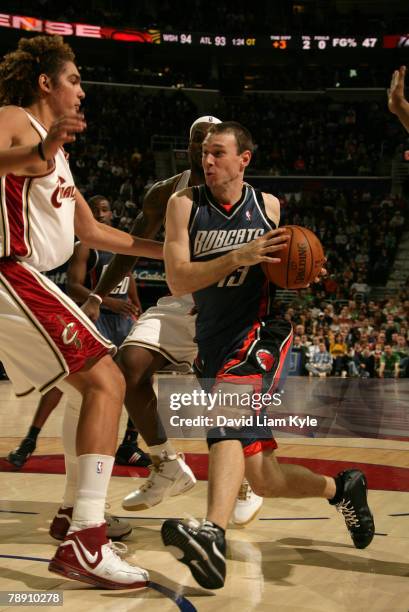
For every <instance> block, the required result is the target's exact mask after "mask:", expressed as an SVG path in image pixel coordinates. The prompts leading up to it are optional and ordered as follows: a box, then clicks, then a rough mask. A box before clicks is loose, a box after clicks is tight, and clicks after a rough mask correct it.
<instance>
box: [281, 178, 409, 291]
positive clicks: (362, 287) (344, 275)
mask: <svg viewBox="0 0 409 612" xmlns="http://www.w3.org/2000/svg"><path fill="white" fill-rule="evenodd" d="M280 201H281V210H282V222H283V223H284V224H286V223H287V224H288V223H291V224H293V225H301V226H303V227H308V228H309V229H311V230H312V231H313V232H314V233H315V234H317V236H318V237H319V238H320V240H321V242H322V244H323V246H324V249H325V254H326V257H327V263H326V268H327V270H328V276H327V278H326V279H325V281H324V282H323V287H322V288H323V290H324V291H325V294H326V295H327V296H329V297H330V298H331V299H335V300H340V299H341V300H345V299H348V298H349V297H353V298H354V297H356V296H358V297H360V298H363V299H367V297H368V295H369V291H370V286H371V285H384V284H385V283H386V281H387V278H388V274H389V272H390V269H391V266H392V264H393V261H394V258H395V253H396V247H397V245H398V243H399V239H400V237H401V234H402V232H403V229H404V223H405V216H406V213H407V209H408V206H407V201H406V200H405V199H404V198H401V197H393V196H391V195H384V196H380V195H375V194H374V193H371V192H370V191H367V190H364V191H359V190H356V189H354V190H345V191H340V190H336V189H319V190H315V191H304V192H302V193H301V192H300V193H292V194H287V195H286V194H281V195H280Z"/></svg>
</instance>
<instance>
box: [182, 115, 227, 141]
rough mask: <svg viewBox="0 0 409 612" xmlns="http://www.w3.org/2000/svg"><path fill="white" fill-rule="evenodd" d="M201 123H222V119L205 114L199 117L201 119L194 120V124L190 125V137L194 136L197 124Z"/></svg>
mask: <svg viewBox="0 0 409 612" xmlns="http://www.w3.org/2000/svg"><path fill="white" fill-rule="evenodd" d="M199 123H221V121H220V119H217V117H213V116H212V115H204V116H203V117H199V119H196V121H193V123H192V125H191V126H190V132H189V136H190V138H192V134H193V130H194V129H195V127H196V126H197V125H199Z"/></svg>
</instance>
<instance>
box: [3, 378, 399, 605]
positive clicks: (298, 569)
mask: <svg viewBox="0 0 409 612" xmlns="http://www.w3.org/2000/svg"><path fill="white" fill-rule="evenodd" d="M37 401H38V397H31V396H30V397H29V398H26V399H16V398H15V397H14V395H13V392H12V389H11V385H10V384H9V383H8V382H2V383H0V419H1V423H2V427H1V437H0V456H1V457H5V456H7V453H8V452H9V451H10V450H12V449H13V448H14V447H15V446H16V445H17V444H18V443H19V441H20V439H21V437H23V436H24V435H25V433H26V431H27V428H28V426H29V424H30V422H31V419H32V416H33V413H34V409H35V406H36V403H37ZM62 415H63V405H61V406H60V407H59V408H58V409H57V410H56V411H55V412H54V413H53V414H52V415H51V417H50V419H49V421H48V422H47V424H46V425H45V427H44V429H43V432H42V435H41V438H40V439H39V443H38V446H37V451H36V454H35V456H37V455H38V456H39V457H41V455H46V456H48V460H47V461H49V456H52V455H60V454H61V453H62V446H61V442H60V437H59V436H60V430H61V420H62ZM125 420H126V417H125V415H123V419H122V429H121V431H123V427H124V424H125ZM174 444H175V447H176V448H177V449H178V450H181V451H183V452H185V453H195V454H198V453H203V454H204V453H206V446H205V444H204V442H203V441H199V440H197V441H196V440H175V441H174ZM277 454H278V456H280V457H282V458H283V460H285V461H289V462H291V461H294V460H295V459H296V458H297V459H298V458H299V459H300V463H303V462H304V463H305V464H306V465H308V466H311V465H312V464H313V465H314V466H316V467H317V466H318V468H319V471H321V472H323V473H325V472H326V469H327V473H330V474H334V473H336V472H337V471H339V470H340V469H342V468H343V467H344V465H345V462H356V463H359V464H366V465H365V466H364V468H363V469H364V470H365V471H367V473H368V480H369V484H370V487H371V491H370V494H369V500H370V505H371V508H372V510H373V512H374V516H375V523H376V536H375V538H374V541H373V542H372V544H371V545H370V546H369V548H367V549H366V550H356V549H355V548H354V547H353V545H352V542H351V540H350V538H349V535H348V533H347V531H346V528H345V525H344V522H343V520H342V517H341V516H339V515H338V514H337V513H336V512H335V511H334V509H333V508H332V507H330V506H329V505H328V504H327V503H326V502H325V501H323V500H314V499H313V500H284V499H279V500H265V501H264V505H263V507H262V510H261V512H260V513H259V515H258V517H257V519H256V520H255V521H254V522H253V523H251V524H250V525H248V526H247V527H246V528H245V529H238V528H233V529H230V530H229V531H228V542H229V546H228V579H227V581H226V586H225V588H224V589H222V590H219V591H214V592H212V591H206V590H205V589H202V588H201V587H199V586H198V585H197V584H196V583H195V582H194V581H193V579H192V578H191V575H190V572H189V570H188V569H187V568H185V567H184V566H183V565H181V564H179V563H177V562H176V561H175V560H174V559H173V557H172V556H171V555H170V554H169V553H168V552H166V550H165V549H164V547H163V546H162V542H161V539H160V534H159V531H160V526H161V523H162V520H163V519H164V518H166V517H184V516H189V515H190V516H196V517H202V516H203V515H204V512H205V506H206V486H207V483H206V482H205V481H199V482H198V483H197V485H196V486H195V487H194V488H193V489H192V490H191V491H190V492H189V493H188V494H187V495H185V496H183V497H174V498H171V499H170V500H167V501H165V502H164V503H163V504H161V505H159V506H156V507H154V508H152V509H150V510H146V511H144V512H139V513H137V514H136V513H134V514H132V513H128V512H125V511H124V510H122V508H121V500H122V498H123V497H124V496H125V495H126V494H128V493H129V492H130V491H131V490H133V489H135V488H137V487H139V486H140V484H141V483H142V482H143V480H142V479H141V478H132V477H129V476H122V477H118V476H117V477H113V478H112V482H111V485H110V495H109V501H110V504H111V510H110V511H111V512H112V513H114V514H117V515H118V516H124V517H125V516H126V517H127V519H128V520H129V521H130V522H131V523H132V525H133V527H134V529H133V533H132V536H130V539H129V540H128V542H127V544H128V549H129V550H128V555H127V559H128V560H129V561H130V562H135V563H136V564H138V565H141V566H143V567H146V568H147V569H148V570H149V572H150V575H151V581H152V584H151V586H150V587H149V588H147V589H145V590H142V591H116V592H113V591H102V590H97V589H94V588H91V587H88V586H87V585H84V584H82V583H79V582H74V581H69V580H64V579H62V578H59V577H58V576H57V575H55V574H51V573H49V572H48V570H47V562H48V560H49V559H50V558H51V557H52V555H53V553H54V550H55V546H56V544H55V542H54V541H53V540H52V539H51V538H50V536H49V535H48V526H49V522H50V519H51V518H52V516H53V515H54V512H55V510H56V509H57V507H58V506H59V502H60V501H61V496H62V491H63V483H64V476H63V475H62V474H56V473H51V474H50V473H48V472H47V469H46V468H45V469H42V470H39V471H37V472H35V473H34V472H29V471H28V470H29V466H30V462H33V461H34V457H33V458H32V459H30V460H29V462H28V463H27V464H26V466H25V470H24V471H23V472H20V473H19V472H10V471H2V472H1V473H0V486H1V488H0V490H1V495H0V528H1V539H0V591H7V592H10V591H26V592H29V591H41V592H45V591H50V590H61V591H63V594H64V610H67V611H70V610H73V611H76V612H78V611H80V610H88V609H89V610H91V609H92V610H93V611H99V610H101V611H102V610H112V611H115V612H120V611H126V610H144V611H145V610H146V611H147V610H149V611H150V610H152V611H155V610H160V611H161V612H165V610H177V609H180V610H183V611H191V612H193V611H194V610H199V611H200V612H202V611H210V610H212V611H213V610H217V609H220V610H223V611H233V610H234V611H235V612H236V611H237V610H243V612H247V611H250V610H254V611H255V610H257V611H262V610H277V612H307V611H308V612H318V611H319V612H321V611H322V612H324V611H325V612H340V611H347V610H348V611H349V612H352V611H353V612H358V611H359V612H361V611H362V610H368V611H371V612H381V611H382V612H383V611H385V612H408V610H409V446H408V442H407V441H406V440H396V439H394V440H391V439H378V438H352V439H348V438H333V439H330V438H301V437H300V438H293V437H291V438H280V439H279V450H278V452H277ZM47 461H46V460H44V463H45V464H46V463H47ZM311 462H312V463H311ZM4 464H5V462H4V461H3V462H2V465H3V466H4ZM348 465H349V464H348ZM6 609H8V607H6V606H5V605H2V606H0V610H6Z"/></svg>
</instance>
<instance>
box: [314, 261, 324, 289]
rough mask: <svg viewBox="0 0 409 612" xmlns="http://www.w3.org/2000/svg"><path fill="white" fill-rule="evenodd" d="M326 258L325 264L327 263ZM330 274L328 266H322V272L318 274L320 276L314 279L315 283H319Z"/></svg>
mask: <svg viewBox="0 0 409 612" xmlns="http://www.w3.org/2000/svg"><path fill="white" fill-rule="evenodd" d="M326 261H327V260H326V259H324V265H325V263H326ZM327 274H328V270H327V269H326V268H321V270H320V273H319V274H318V276H316V277H315V278H314V280H313V282H314V283H319V282H320V281H322V279H323V278H324V277H325V276H327Z"/></svg>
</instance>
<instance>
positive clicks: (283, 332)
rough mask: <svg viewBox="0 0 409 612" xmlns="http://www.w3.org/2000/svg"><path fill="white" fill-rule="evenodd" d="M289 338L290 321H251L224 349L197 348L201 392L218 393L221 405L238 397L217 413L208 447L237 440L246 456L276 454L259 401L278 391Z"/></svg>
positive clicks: (286, 357) (272, 395) (290, 330)
mask: <svg viewBox="0 0 409 612" xmlns="http://www.w3.org/2000/svg"><path fill="white" fill-rule="evenodd" d="M292 338H293V330H292V325H291V323H290V322H289V321H285V320H282V319H264V320H261V321H260V320H258V321H256V322H255V323H254V325H253V326H252V327H251V328H250V329H249V330H248V332H247V333H245V335H244V337H243V336H241V337H240V339H237V340H235V339H233V341H231V342H229V339H228V338H225V339H224V340H225V341H224V343H223V345H219V346H217V347H216V346H214V345H212V346H211V347H201V346H200V343H199V354H198V357H197V359H196V361H195V370H196V375H197V377H198V379H199V380H200V383H201V385H202V387H203V388H204V390H205V391H206V392H207V393H220V398H221V404H223V403H225V404H226V403H228V402H227V399H226V402H225V401H224V399H225V398H229V397H230V394H234V396H235V397H236V396H239V397H240V399H239V400H238V402H237V404H236V405H235V406H234V407H231V406H230V407H229V408H228V409H227V410H226V408H225V406H223V408H222V409H220V408H219V415H220V418H219V415H217V421H218V422H219V423H221V425H219V426H217V427H214V428H212V429H210V430H209V431H208V433H207V442H208V446H209V447H210V446H211V445H212V444H214V443H216V442H220V441H222V440H228V439H229V440H232V439H233V440H235V439H237V440H239V441H240V442H241V444H242V446H243V450H244V454H245V456H251V455H254V454H256V453H258V452H261V451H263V450H268V449H275V448H277V443H276V441H275V439H274V437H273V435H272V430H271V427H269V426H268V425H266V424H264V422H265V420H266V418H265V417H267V413H266V410H267V409H268V407H266V406H264V405H263V402H260V399H261V397H263V398H265V397H268V396H271V397H272V398H273V397H274V395H275V393H276V392H277V390H280V389H282V386H283V384H284V380H285V378H286V372H287V370H288V365H289V357H290V348H291V344H292ZM244 400H245V401H244ZM231 419H233V421H232V420H231ZM232 422H233V423H234V426H231V423H232ZM224 423H226V425H225V424H224Z"/></svg>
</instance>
